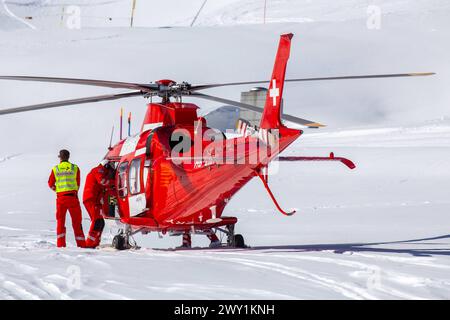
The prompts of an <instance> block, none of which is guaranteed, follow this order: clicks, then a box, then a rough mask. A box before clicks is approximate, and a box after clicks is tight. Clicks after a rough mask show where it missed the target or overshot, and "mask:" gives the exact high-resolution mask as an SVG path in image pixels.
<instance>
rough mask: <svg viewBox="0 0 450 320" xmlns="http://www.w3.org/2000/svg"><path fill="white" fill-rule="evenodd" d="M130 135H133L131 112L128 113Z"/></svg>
mask: <svg viewBox="0 0 450 320" xmlns="http://www.w3.org/2000/svg"><path fill="white" fill-rule="evenodd" d="M128 136H131V112H129V113H128Z"/></svg>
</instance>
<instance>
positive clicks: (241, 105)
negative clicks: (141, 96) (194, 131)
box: [189, 92, 324, 128]
mask: <svg viewBox="0 0 450 320" xmlns="http://www.w3.org/2000/svg"><path fill="white" fill-rule="evenodd" d="M189 96H193V97H197V98H202V99H206V100H211V101H216V102H220V103H226V104H230V105H233V106H236V107H239V108H243V109H247V110H251V111H255V112H260V113H261V112H263V109H262V108H259V107H256V106H252V105H250V104H246V103H242V102H238V101H234V100H229V99H224V98H220V97H216V96H211V95H208V94H204V93H199V92H192V93H191V94H190V95H189ZM281 117H282V118H283V119H284V120H287V121H290V122H294V123H297V124H300V125H302V126H306V127H310V128H317V127H324V125H323V124H320V123H317V122H314V121H310V120H306V119H302V118H297V117H294V116H291V115H289V114H283V115H281Z"/></svg>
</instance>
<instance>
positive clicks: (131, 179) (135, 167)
mask: <svg viewBox="0 0 450 320" xmlns="http://www.w3.org/2000/svg"><path fill="white" fill-rule="evenodd" d="M128 183H129V185H130V193H131V194H138V193H140V192H141V159H134V160H133V161H131V165H130V172H128Z"/></svg>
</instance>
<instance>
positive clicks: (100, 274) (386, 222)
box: [0, 0, 450, 299]
mask: <svg viewBox="0 0 450 320" xmlns="http://www.w3.org/2000/svg"><path fill="white" fill-rule="evenodd" d="M149 2H150V1H149ZM194 2H195V1H192V3H194ZM201 2H202V1H196V2H195V6H194V4H193V5H192V8H187V7H183V6H182V3H185V1H179V2H177V3H176V2H175V1H167V2H164V5H167V6H168V5H172V6H174V7H177V6H179V7H178V8H179V10H174V11H173V14H172V15H169V14H160V13H158V12H160V11H159V10H163V9H164V8H157V9H158V10H156V8H154V9H155V12H153V13H147V12H146V10H142V8H143V7H141V9H139V5H143V3H144V2H143V1H138V7H137V9H138V12H137V20H136V22H137V25H138V26H141V27H156V26H165V25H178V26H184V25H188V24H189V22H190V21H191V18H192V17H193V15H195V13H196V11H197V10H198V7H199V6H200V5H201ZM58 3H59V4H60V3H64V2H61V1H58ZM67 3H69V2H67ZM89 3H90V4H91V5H88V4H89ZM146 3H147V2H146ZM261 3H262V1H239V3H238V2H237V1H222V0H221V1H215V2H208V4H207V5H206V6H205V8H204V11H202V14H201V15H200V16H199V19H198V24H196V25H197V26H199V27H197V28H171V29H167V28H164V29H158V28H135V29H128V28H122V27H121V26H123V25H122V24H121V23H118V24H117V25H110V24H109V25H108V24H106V23H104V22H101V23H100V22H98V23H95V19H94V18H86V19H87V20H86V21H85V22H86V25H85V27H86V28H82V29H81V30H66V29H64V28H61V27H59V26H58V27H57V28H55V27H53V24H54V23H56V20H55V19H56V16H54V18H52V16H51V15H50V14H53V13H54V14H56V12H58V11H59V9H60V7H58V6H57V2H56V1H18V0H15V1H7V4H8V7H9V8H10V10H12V12H14V13H16V14H17V16H18V17H19V18H20V17H24V16H26V15H27V14H29V13H30V12H31V13H37V14H39V15H40V17H41V18H39V19H38V18H36V19H33V20H31V21H28V20H27V21H28V22H30V23H34V26H36V28H37V30H36V31H35V30H31V29H30V28H28V27H27V26H26V25H25V24H23V23H21V22H20V21H18V20H17V19H14V18H12V17H11V16H10V15H8V14H7V13H5V11H0V12H1V15H0V28H1V31H0V47H1V50H0V74H29V75H50V76H71V77H87V78H98V79H103V78H104V79H112V80H123V81H144V82H145V81H147V82H149V81H154V80H157V79H160V78H173V79H175V80H178V81H183V80H187V81H191V82H193V83H210V82H222V81H224V82H225V81H241V80H242V81H244V80H253V79H255V80H259V79H266V78H267V77H268V76H269V75H270V72H271V68H272V63H273V57H274V54H275V50H276V45H277V40H278V36H279V34H280V33H283V32H293V33H295V38H294V41H293V48H292V54H291V60H290V64H289V66H288V76H290V77H303V76H305V77H308V76H319V75H343V74H363V73H387V72H404V71H408V72H409V71H434V72H437V73H438V75H437V76H435V77H433V78H423V79H386V80H373V81H367V82H354V81H349V82H329V83H321V84H302V85H293V84H290V85H289V86H286V89H285V90H286V92H285V111H286V112H289V113H291V114H294V115H297V116H302V117H305V118H309V119H313V120H317V121H321V122H324V123H326V124H328V127H327V128H325V129H324V130H320V131H315V130H308V131H306V132H305V135H304V136H303V137H302V138H300V139H299V140H298V141H297V142H296V143H295V144H294V145H293V146H292V148H290V149H288V150H287V151H286V155H288V154H295V155H299V154H303V155H326V154H327V153H328V152H330V151H334V152H335V153H336V155H342V156H347V157H349V158H350V159H352V160H354V161H355V162H356V164H357V169H356V170H355V171H348V170H347V169H346V168H345V167H343V166H342V165H340V164H332V163H331V164H326V163H283V164H281V165H280V167H279V172H278V174H276V175H274V176H273V177H271V179H270V184H271V186H272V188H273V190H274V192H275V194H276V195H277V196H278V198H279V200H280V203H281V204H282V206H283V207H285V208H297V209H298V213H297V214H296V215H294V216H293V217H284V216H282V215H281V214H279V213H277V212H276V211H275V209H274V207H273V204H272V203H271V202H270V200H269V199H268V197H267V195H266V194H265V190H264V188H263V187H262V186H261V184H260V183H259V182H258V181H256V180H255V181H252V182H251V183H250V184H249V185H248V186H246V187H245V188H244V189H243V190H242V191H241V192H240V193H239V194H238V195H237V196H236V197H235V198H234V199H233V200H232V201H231V202H230V204H229V207H228V208H227V209H226V214H227V215H236V216H238V218H239V223H238V225H237V228H238V232H240V233H242V234H244V236H245V237H246V240H247V242H248V244H249V245H251V246H252V248H251V249H250V250H192V251H181V252H180V251H177V252H173V251H167V250H156V249H155V248H160V249H167V248H170V247H174V246H177V245H179V243H180V239H179V238H169V237H166V238H163V239H158V235H156V234H151V235H148V236H146V237H143V236H137V237H136V240H137V241H138V243H139V244H140V245H141V246H142V247H143V248H142V249H140V250H137V251H129V252H116V251H113V250H111V249H109V248H103V249H101V250H80V249H77V248H74V247H73V238H72V236H71V235H70V236H69V243H71V245H70V246H69V247H68V248H67V249H65V250H57V249H56V248H55V221H54V195H53V194H52V192H50V191H49V190H48V189H47V188H46V180H47V177H48V174H49V170H50V168H51V166H52V165H53V164H54V163H55V162H56V160H57V159H56V152H57V150H59V149H60V148H61V147H67V148H70V149H71V151H72V153H73V160H74V162H76V163H78V164H79V165H80V167H81V169H82V173H83V176H84V174H85V173H86V172H87V171H88V169H89V168H91V167H92V166H94V165H95V164H96V163H97V162H98V161H99V159H101V157H102V156H103V155H104V153H105V152H106V146H107V143H108V140H109V133H110V130H111V125H112V124H113V123H117V115H118V110H119V108H120V107H121V106H124V107H125V108H126V110H131V111H133V114H134V119H136V122H134V124H133V128H137V127H138V125H139V124H138V123H137V122H138V121H139V120H140V119H142V116H143V113H144V108H143V106H144V103H145V101H144V100H143V99H141V98H134V99H129V100H124V101H120V102H107V103H98V104H95V105H85V106H82V107H81V106H80V107H67V108H63V109H59V110H52V111H42V112H34V113H28V114H22V115H13V116H7V117H6V116H5V117H0V137H1V138H0V141H1V146H2V148H1V150H0V177H1V179H0V203H1V204H2V206H1V207H0V298H2V299H3V298H4V299H8V298H12V299H80V298H84V299H102V298H106V299H122V298H148V299H164V298H180V299H189V298H191V299H192V298H200V299H214V298H219V299H226V298H228V299H234V298H236V299H242V298H249V299H269V298H274V299H285V298H286V299H296V298H313V299H318V298H326V299H331V298H338V299H380V298H381V299H382V298H386V299H395V298H400V299H415V298H424V299H427V298H438V299H449V298H450V276H449V275H450V272H449V270H448V269H449V268H450V257H449V256H450V235H449V233H450V232H449V229H448V228H449V225H450V216H449V215H448V207H449V205H450V200H449V199H448V187H447V186H448V181H449V179H450V170H448V168H449V167H450V149H449V148H450V121H449V116H450V110H449V101H450V96H449V92H448V86H449V84H450V78H449V74H450V65H449V61H448V49H449V48H448V46H449V45H448V41H447V39H448V35H449V30H450V28H449V26H450V24H449V23H448V21H446V20H444V19H443V17H445V16H446V15H448V14H449V13H450V12H449V8H448V5H447V4H448V1H377V3H379V4H380V6H381V7H382V8H385V9H386V12H385V13H386V15H385V16H383V20H382V21H383V22H382V23H383V24H382V28H381V29H380V30H368V29H367V28H366V21H365V20H366V17H367V15H366V7H367V3H368V1H357V0H352V1H350V0H349V1H344V2H343V3H345V5H341V4H342V3H339V4H338V2H336V1H324V0H322V1H268V3H269V5H268V9H269V10H268V15H267V19H268V22H278V23H273V24H267V25H260V24H258V23H260V20H258V19H260V17H261V13H262V12H261V10H262V8H261ZM370 3H372V1H370ZM30 4H34V5H33V6H30ZM70 4H75V5H77V4H78V5H80V6H81V7H82V9H83V11H84V12H85V14H86V15H87V14H88V13H89V12H90V14H91V15H92V16H95V14H97V13H98V12H106V13H108V15H109V16H114V15H115V16H117V17H118V16H120V15H121V14H123V12H124V10H125V9H123V8H126V6H128V5H129V2H127V1H107V2H105V4H100V1H70ZM212 4H214V5H212ZM160 5H161V6H162V5H163V4H162V2H160ZM102 6H103V8H104V9H99V8H101V7H102ZM105 6H107V7H105ZM105 8H106V9H105ZM188 9H189V10H188ZM275 9H277V10H275ZM96 12H97V13H96ZM143 12H144V13H143ZM166 12H167V11H166ZM94 13H95V14H94ZM157 13H158V14H157ZM152 14H153V15H157V16H158V17H159V19H160V20H158V21H156V20H155V22H151V21H153V20H151V19H147V20H145V17H147V18H148V17H149V15H152ZM418 15H419V16H420V15H422V18H421V19H419V20H418ZM112 21H113V22H114V21H116V20H115V19H113V20H112ZM286 21H287V22H288V23H286ZM283 22H284V23H283ZM297 22H301V23H297ZM303 22H305V23H303ZM243 24H246V25H245V26H243ZM223 25H225V26H227V27H224V26H223ZM106 26H107V27H108V28H104V27H106ZM200 26H202V27H200ZM88 27H89V28H88ZM243 52H245V54H243ZM240 89H241V88H224V89H217V90H214V91H211V93H214V94H217V95H221V96H223V97H229V98H233V99H238V97H239V91H240ZM244 89H247V88H246V87H242V90H244ZM104 92H110V91H108V90H102V89H93V88H84V87H80V86H61V85H48V84H30V83H12V82H4V81H2V82H1V83H0V107H1V108H6V107H13V106H20V105H26V104H31V103H38V102H43V101H50V100H53V99H55V100H57V99H65V98H69V97H79V96H85V95H86V96H87V95H94V94H98V93H104ZM193 101H194V102H197V103H198V104H199V105H200V106H202V111H203V112H207V111H208V110H211V109H212V108H214V107H217V106H218V105H217V104H214V103H205V101H195V100H193ZM68 118H69V119H70V122H71V127H70V128H67V126H66V125H65V124H61V123H60V122H61V121H62V120H66V119H68ZM86 217H87V214H85V218H86ZM83 223H84V228H85V230H86V229H87V228H88V225H89V221H88V220H87V219H85V221H84V222H83ZM69 225H70V223H69V222H68V226H69ZM69 230H70V226H69ZM113 233H114V228H111V229H108V230H106V231H105V233H104V239H103V241H104V243H105V244H108V243H110V241H111V238H112V235H113ZM69 234H70V232H69ZM194 245H195V246H199V247H204V246H206V245H207V242H206V239H204V237H201V236H195V237H194ZM124 270H131V272H128V271H127V272H124ZM155 273H156V274H155ZM78 275H79V277H78ZM78 280H79V281H78Z"/></svg>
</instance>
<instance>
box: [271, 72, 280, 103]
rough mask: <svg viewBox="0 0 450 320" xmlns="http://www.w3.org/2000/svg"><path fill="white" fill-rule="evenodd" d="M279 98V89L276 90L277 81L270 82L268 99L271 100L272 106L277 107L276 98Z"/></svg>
mask: <svg viewBox="0 0 450 320" xmlns="http://www.w3.org/2000/svg"><path fill="white" fill-rule="evenodd" d="M279 96H280V88H277V80H275V79H273V80H272V89H270V90H269V97H271V98H272V103H273V106H274V107H276V106H277V98H278V97H279Z"/></svg>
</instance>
